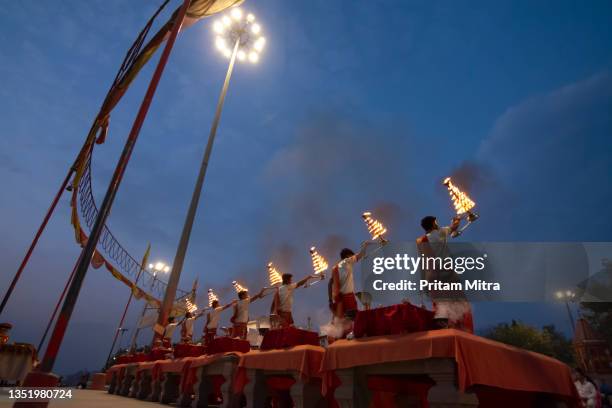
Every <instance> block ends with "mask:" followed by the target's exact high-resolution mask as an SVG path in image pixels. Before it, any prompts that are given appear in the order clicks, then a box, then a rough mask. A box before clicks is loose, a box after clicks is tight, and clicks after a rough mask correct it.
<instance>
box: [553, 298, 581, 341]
mask: <svg viewBox="0 0 612 408" xmlns="http://www.w3.org/2000/svg"><path fill="white" fill-rule="evenodd" d="M555 297H556V298H557V299H559V300H561V301H563V302H565V307H566V308H567V315H568V316H569V320H570V324H571V325H572V334H573V335H574V336H576V323H575V322H574V315H573V314H572V310H571V309H570V306H569V303H570V302H573V301H574V299H576V294H575V293H574V292H572V291H571V290H559V291H557V292H556V293H555Z"/></svg>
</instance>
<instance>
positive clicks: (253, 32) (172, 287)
mask: <svg viewBox="0 0 612 408" xmlns="http://www.w3.org/2000/svg"><path fill="white" fill-rule="evenodd" d="M213 31H214V33H215V35H216V36H215V46H216V48H217V49H218V50H219V51H220V52H221V53H222V54H223V55H224V56H225V57H226V58H229V65H228V67H227V73H226V74H225V81H224V82H223V87H222V88H221V94H220V95H219V100H218V101H217V108H216V111H215V116H214V118H213V122H212V125H211V127H210V132H209V134H208V142H207V144H206V150H205V151H204V157H203V158H202V163H201V165H200V171H199V173H198V178H197V180H196V184H195V187H194V189H193V195H192V197H191V203H190V204H189V210H188V211H187V217H186V218H185V224H184V225H183V232H182V233H181V239H180V241H179V244H178V247H177V249H176V255H175V256H174V264H173V266H172V272H171V274H170V278H169V279H168V286H167V288H166V294H165V296H164V301H163V303H162V306H161V309H160V312H159V317H158V320H157V323H158V325H159V326H162V327H165V326H166V323H167V320H168V315H169V314H170V310H171V308H172V304H173V302H174V298H175V296H176V289H177V287H178V282H179V279H180V277H181V272H182V270H183V263H184V261H185V255H186V253H187V247H188V245H189V237H190V236H191V229H192V228H193V221H194V219H195V215H196V211H197V209H198V203H199V201H200V194H201V193H202V186H203V184H204V178H205V177H206V170H207V168H208V161H209V160H210V154H211V152H212V148H213V143H214V141H215V136H216V134H217V127H218V126H219V120H220V119H221V111H222V110H223V102H224V101H225V95H226V94H227V88H228V87H229V82H230V78H231V77H232V72H233V70H234V63H235V62H236V59H238V61H241V62H242V61H248V62H251V63H257V62H258V61H259V58H260V54H261V52H262V51H263V49H264V47H265V45H266V39H265V38H264V37H263V36H262V35H261V31H262V28H261V26H260V25H259V24H258V23H256V22H255V16H254V15H253V14H251V13H248V14H245V13H244V12H243V10H242V9H240V8H238V7H234V8H232V9H231V10H230V11H229V13H226V14H225V15H224V16H222V17H221V18H220V19H219V20H217V21H216V22H214V23H213ZM160 336H161V334H160V333H156V334H155V339H157V338H159V337H160Z"/></svg>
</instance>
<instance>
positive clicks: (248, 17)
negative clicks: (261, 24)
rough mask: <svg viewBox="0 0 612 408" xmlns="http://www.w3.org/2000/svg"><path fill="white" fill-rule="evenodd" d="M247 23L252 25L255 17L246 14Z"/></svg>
mask: <svg viewBox="0 0 612 408" xmlns="http://www.w3.org/2000/svg"><path fill="white" fill-rule="evenodd" d="M247 21H248V22H249V23H252V22H253V21H255V16H254V15H252V14H251V13H249V14H247Z"/></svg>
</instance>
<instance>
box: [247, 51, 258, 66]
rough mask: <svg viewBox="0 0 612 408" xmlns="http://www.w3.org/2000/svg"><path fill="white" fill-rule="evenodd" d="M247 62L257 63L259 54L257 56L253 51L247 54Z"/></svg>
mask: <svg viewBox="0 0 612 408" xmlns="http://www.w3.org/2000/svg"><path fill="white" fill-rule="evenodd" d="M249 61H251V62H252V63H256V62H257V61H259V54H257V53H256V52H255V51H251V52H249Z"/></svg>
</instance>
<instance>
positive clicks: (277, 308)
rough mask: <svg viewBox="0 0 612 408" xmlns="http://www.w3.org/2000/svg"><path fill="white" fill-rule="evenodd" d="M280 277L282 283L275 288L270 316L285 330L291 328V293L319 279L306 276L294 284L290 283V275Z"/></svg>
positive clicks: (284, 274)
mask: <svg viewBox="0 0 612 408" xmlns="http://www.w3.org/2000/svg"><path fill="white" fill-rule="evenodd" d="M281 277H282V283H281V285H280V286H279V287H277V288H276V293H274V299H273V300H272V306H271V307H270V314H271V315H272V316H274V315H276V316H277V319H278V326H279V327H280V328H285V327H290V326H293V314H292V310H293V291H294V290H295V289H297V288H299V287H300V286H304V285H305V284H306V283H307V282H308V281H309V280H310V279H315V278H316V279H319V277H318V276H313V275H308V276H306V277H305V278H304V279H302V280H300V281H298V282H296V283H293V282H292V280H293V275H292V274H290V273H283V274H282V275H281Z"/></svg>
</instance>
